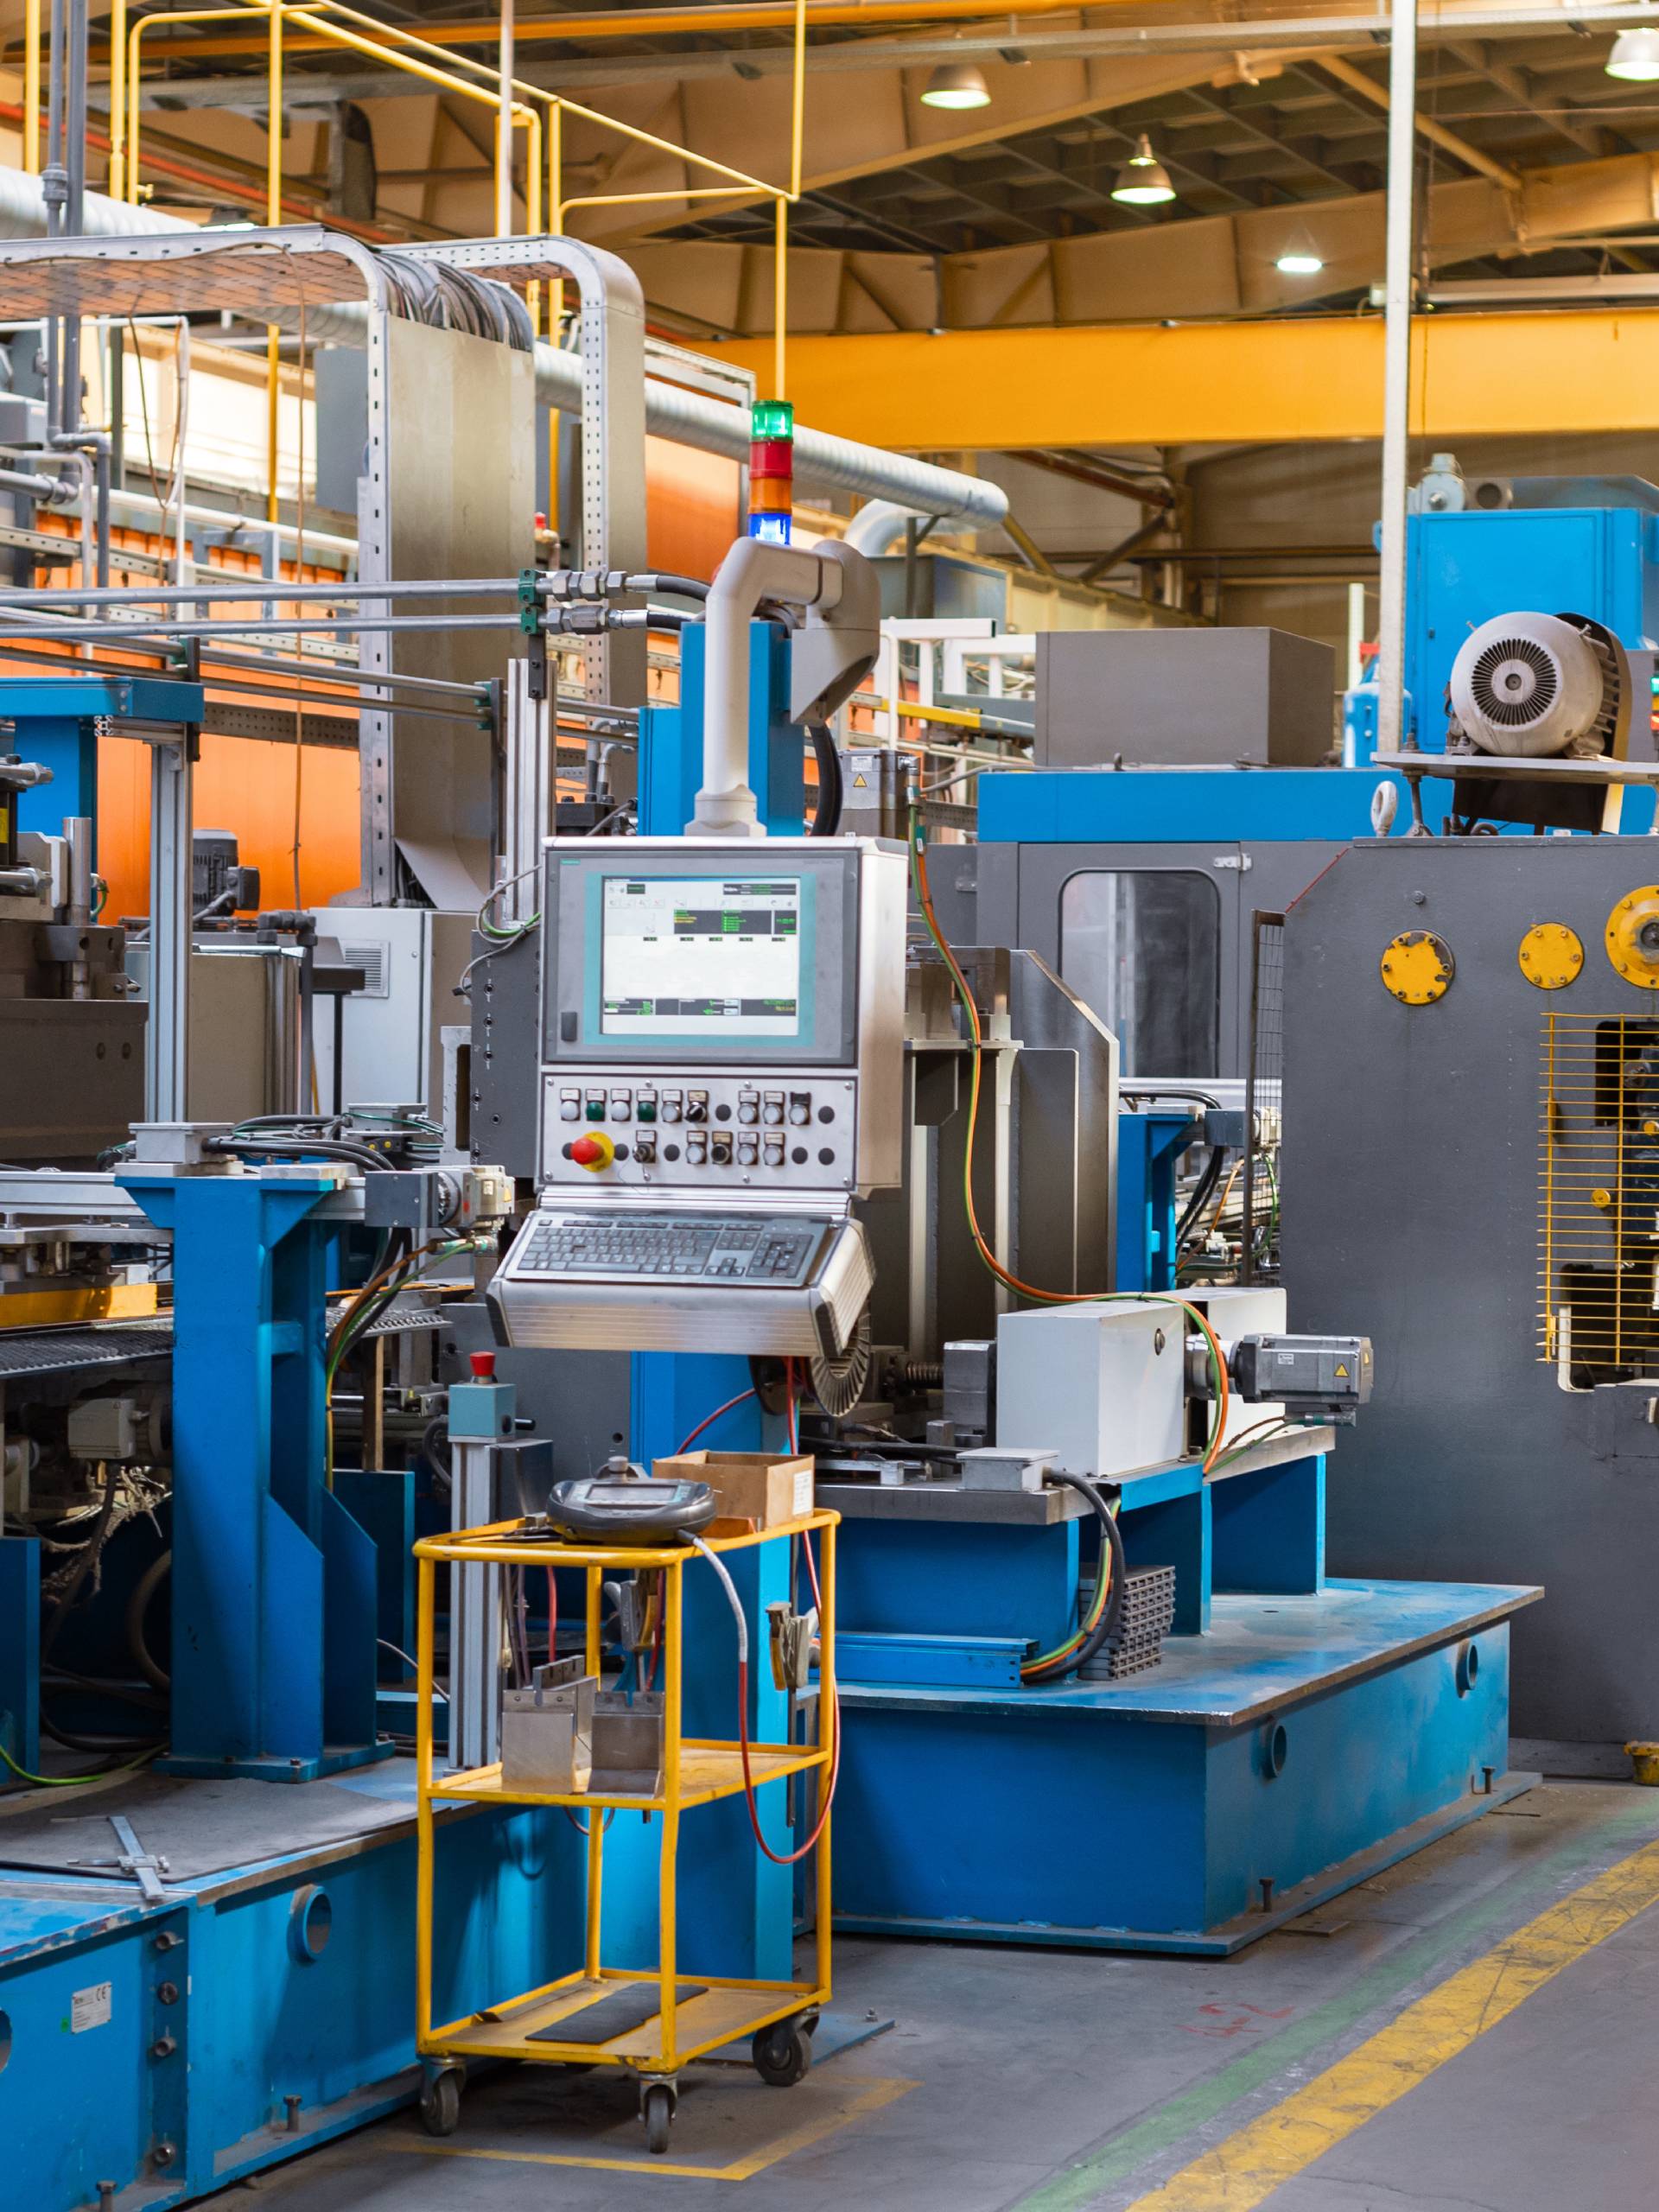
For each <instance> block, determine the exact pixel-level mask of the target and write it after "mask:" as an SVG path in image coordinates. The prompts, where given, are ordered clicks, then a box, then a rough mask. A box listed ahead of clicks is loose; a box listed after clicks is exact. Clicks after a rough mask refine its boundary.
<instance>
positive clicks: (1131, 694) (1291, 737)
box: [1034, 627, 1337, 768]
mask: <svg viewBox="0 0 1659 2212" xmlns="http://www.w3.org/2000/svg"><path fill="white" fill-rule="evenodd" d="M1336 690H1337V660H1336V655H1335V654H1334V653H1333V652H1332V650H1331V648H1330V646H1329V645H1321V644H1320V643H1319V641H1318V640H1317V639H1313V638H1299V637H1297V636H1295V635H1294V633H1293V632H1290V631H1288V630H1269V629H1249V630H1217V629H1210V628H1207V627H1206V628H1204V629H1182V630H1051V631H1045V632H1040V633H1039V636H1038V639H1037V725H1036V747H1035V754H1034V757H1035V759H1036V760H1037V761H1038V763H1039V766H1046V767H1052V768H1067V767H1078V766H1085V765H1089V764H1093V763H1098V762H1102V761H1108V760H1112V759H1113V758H1114V757H1115V756H1116V755H1117V754H1120V753H1121V754H1122V757H1123V759H1124V760H1128V761H1137V762H1147V761H1158V762H1161V763H1163V764H1166V765H1167V766H1200V765H1202V764H1203V763H1205V762H1206V761H1225V760H1253V761H1257V762H1261V763H1265V764H1270V765H1271V766H1274V767H1280V768H1311V767H1315V766H1318V764H1319V762H1320V761H1321V760H1324V758H1325V754H1326V753H1329V752H1330V750H1331V747H1332V744H1333V742H1334V741H1335V711H1336V709H1335V700H1336Z"/></svg>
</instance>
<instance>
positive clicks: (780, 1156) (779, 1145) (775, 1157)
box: [766, 1137, 784, 1167]
mask: <svg viewBox="0 0 1659 2212" xmlns="http://www.w3.org/2000/svg"><path fill="white" fill-rule="evenodd" d="M783 1164H784V1141H783V1139H782V1137H768V1138H767V1139H766V1165H767V1166H768V1167H781V1166H783Z"/></svg>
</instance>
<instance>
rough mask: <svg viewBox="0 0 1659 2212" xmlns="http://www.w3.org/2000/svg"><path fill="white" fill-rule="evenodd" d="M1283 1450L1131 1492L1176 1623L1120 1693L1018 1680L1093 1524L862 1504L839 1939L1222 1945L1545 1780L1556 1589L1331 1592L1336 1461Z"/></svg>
mask: <svg viewBox="0 0 1659 2212" xmlns="http://www.w3.org/2000/svg"><path fill="white" fill-rule="evenodd" d="M1279 1449H1280V1454H1281V1456H1279V1457H1277V1458H1275V1457H1274V1452H1273V1451H1272V1449H1271V1448H1269V1449H1268V1450H1267V1451H1266V1452H1256V1453H1255V1454H1249V1455H1248V1456H1247V1459H1246V1460H1244V1461H1241V1462H1239V1463H1238V1465H1239V1470H1240V1471H1236V1472H1231V1473H1228V1474H1225V1475H1218V1476H1217V1477H1215V1478H1209V1479H1206V1478H1205V1477H1204V1475H1203V1474H1202V1472H1201V1471H1200V1469H1199V1466H1198V1463H1197V1462H1196V1461H1186V1462H1184V1463H1182V1464H1180V1465H1176V1466H1173V1467H1170V1468H1167V1469H1165V1470H1162V1471H1158V1472H1154V1473H1152V1474H1149V1475H1147V1476H1143V1477H1140V1478H1135V1479H1132V1480H1129V1481H1128V1482H1126V1483H1125V1484H1124V1485H1123V1492H1122V1508H1121V1525H1122V1530H1123V1539H1124V1548H1125V1551H1126V1553H1127V1555H1128V1563H1129V1567H1130V1569H1131V1571H1134V1570H1135V1568H1137V1567H1151V1566H1172V1565H1173V1567H1174V1568H1175V1574H1176V1612H1175V1624H1174V1633H1173V1636H1171V1637H1169V1638H1167V1639H1166V1642H1165V1645H1164V1656H1163V1659H1162V1662H1161V1663H1160V1665H1159V1666H1158V1667H1157V1668H1155V1669H1152V1670H1151V1671H1149V1672H1147V1673H1143V1674H1141V1675H1134V1676H1131V1677H1129V1678H1128V1679H1127V1680H1125V1681H1100V1682H1082V1681H1071V1682H1069V1683H1066V1684H1064V1685H1054V1686H1050V1687H1038V1688H1030V1687H1025V1686H1022V1685H1020V1683H1019V1682H1018V1680H1017V1674H1016V1675H1015V1678H1014V1680H1012V1681H1010V1679H1009V1662H1010V1656H1011V1653H1010V1648H1009V1647H1010V1646H1011V1645H1013V1646H1014V1653H1013V1655H1012V1656H1014V1658H1015V1659H1016V1660H1017V1657H1018V1656H1022V1655H1023V1654H1024V1652H1025V1651H1026V1650H1027V1649H1028V1648H1035V1649H1043V1648H1047V1647H1048V1646H1049V1645H1050V1644H1052V1643H1053V1642H1055V1641H1057V1640H1058V1638H1059V1637H1060V1636H1061V1635H1062V1634H1063V1633H1064V1632H1065V1631H1066V1630H1068V1628H1069V1627H1070V1625H1071V1624H1072V1623H1074V1622H1075V1621H1076V1618H1077V1581H1078V1576H1079V1573H1080V1572H1081V1571H1082V1568H1081V1560H1080V1554H1081V1549H1082V1547H1081V1545H1080V1542H1079V1532H1080V1529H1082V1528H1083V1527H1084V1525H1085V1524H1084V1523H1080V1522H1077V1521H1075V1520H1069V1521H1062V1522H1058V1523H1056V1524H1053V1525H1052V1526H1049V1527H1031V1528H1025V1529H1014V1528H1010V1527H1008V1526H1007V1525H1006V1524H1004V1523H1001V1522H994V1521H982V1522H964V1521H952V1522H938V1521H930V1520H928V1519H927V1518H925V1517H923V1516H920V1515H919V1514H918V1517H917V1518H914V1519H898V1518H893V1517H891V1516H887V1515H874V1516H871V1517H868V1518H865V1517H854V1516H851V1515H850V1514H849V1515H848V1516H847V1517H845V1518H844V1519H843V1522H842V1537H841V1547H840V1560H841V1566H840V1587H841V1607H840V1611H841V1618H842V1624H843V1625H842V1629H841V1632H840V1636H839V1639H838V1650H839V1653H840V1655H841V1656H840V1670H841V1674H842V1684H843V1687H842V1706H843V1708H844V1712H845V1717H846V1740H845V1748H844V1751H843V1753H842V1781H841V1788H840V1792H839V1795H838V1796H837V1800H836V1923H837V1925H838V1926H839V1927H842V1928H843V1929H849V1930H850V1931H852V1932H855V1933H859V1934H864V1935H902V1936H937V1937H942V1938H946V1939H948V1940H950V1941H953V1942H962V1941H965V1940H978V1941H988V1942H1019V1943H1033V1942H1043V1943H1056V1944H1064V1945H1068V1946H1076V1947H1079V1948H1091V1949H1101V1950H1150V1951H1177V1952H1192V1953H1207V1954H1214V1955H1225V1954H1228V1953H1230V1952H1232V1951H1235V1950H1237V1949H1239V1948H1241V1947H1242V1946H1243V1945H1244V1944H1246V1943H1249V1942H1253V1941H1254V1940H1255V1938H1256V1937H1257V1936H1262V1935H1265V1934H1267V1933H1268V1931H1269V1930H1270V1929H1274V1928H1276V1927H1280V1926H1281V1925H1282V1924H1283V1923H1285V1922H1286V1921H1287V1920H1289V1919H1294V1917H1295V1916H1297V1915H1298V1914H1300V1913H1303V1912H1306V1911H1307V1910H1310V1909H1311V1908H1312V1907H1313V1905H1315V1904H1319V1903H1320V1902H1322V1901H1323V1900H1324V1899H1325V1898H1326V1897H1332V1896H1334V1895H1336V1894H1337V1893H1338V1892H1339V1891H1342V1890H1344V1889H1346V1888H1348V1887H1350V1886H1351V1885H1352V1884H1354V1883H1355V1882H1357V1881H1360V1880H1363V1878H1365V1877H1366V1876H1367V1875H1368V1874H1369V1873H1371V1872H1375V1871H1376V1869H1378V1868H1379V1867H1381V1866H1387V1865H1389V1864H1390V1863H1391V1862H1392V1861H1393V1860H1395V1859H1400V1858H1403V1857H1405V1856H1406V1855H1407V1854H1408V1853H1411V1852H1413V1851H1416V1850H1419V1849H1421V1847H1422V1846H1423V1845H1424V1844H1426V1843H1427V1842H1430V1841H1432V1840H1433V1839H1434V1838H1435V1837H1436V1836H1439V1835H1442V1834H1446V1833H1448V1832H1449V1831H1450V1830H1452V1828H1455V1827H1459V1826H1461V1825H1462V1824H1463V1823H1464V1822H1465V1821H1469V1820H1471V1819H1474V1818H1476V1817H1478V1815H1480V1814H1482V1813H1484V1812H1486V1811H1489V1810H1491V1808H1492V1807H1493V1806H1494V1805H1495V1804H1497V1803H1501V1802H1503V1801H1504V1800H1505V1799H1506V1798H1508V1797H1510V1796H1515V1795H1516V1794H1517V1793H1518V1792H1519V1791H1521V1790H1522V1789H1526V1788H1528V1787H1529V1785H1530V1783H1531V1782H1532V1781H1533V1780H1534V1779H1535V1777H1532V1776H1528V1775H1514V1774H1510V1773H1509V1772H1507V1771H1506V1768H1507V1755H1508V1740H1509V1625H1508V1624H1509V1617H1510V1615H1511V1614H1512V1613H1513V1612H1515V1611H1516V1610H1518V1609H1519V1608H1520V1607H1521V1606H1522V1605H1526V1604H1528V1603H1529V1602H1530V1600H1531V1599H1533V1598H1535V1597H1536V1596H1537V1595H1538V1594H1539V1593H1538V1592H1536V1591H1534V1590H1529V1589H1526V1588H1522V1587H1517V1586H1497V1585H1484V1584H1483V1585H1466V1584H1465V1585H1441V1584H1433V1583H1366V1582H1346V1581H1330V1580H1326V1578H1325V1457H1324V1453H1323V1452H1322V1451H1321V1450H1320V1449H1319V1440H1318V1438H1317V1437H1316V1438H1313V1439H1310V1440H1308V1441H1307V1442H1306V1444H1304V1445H1302V1446H1301V1448H1300V1454H1299V1456H1296V1457H1291V1458H1286V1457H1284V1456H1282V1455H1283V1452H1284V1449H1285V1447H1283V1446H1281V1447H1279ZM843 1511H845V1507H844V1506H843ZM1015 1537H1017V1538H1018V1539H1019V1541H1017V1542H1011V1541H1010V1540H1011V1539H1012V1538H1015ZM916 1630H923V1631H925V1635H924V1636H915V1635H914V1634H913V1633H912V1635H911V1637H910V1643H911V1647H912V1648H911V1649H908V1650H899V1649H895V1647H896V1646H897V1645H899V1643H901V1642H902V1641H903V1637H904V1632H906V1631H911V1632H913V1631H916ZM917 1646H920V1647H922V1648H921V1649H917V1648H916V1647H917ZM1039 1808H1040V1815H1039Z"/></svg>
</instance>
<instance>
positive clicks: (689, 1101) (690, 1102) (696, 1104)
mask: <svg viewBox="0 0 1659 2212" xmlns="http://www.w3.org/2000/svg"><path fill="white" fill-rule="evenodd" d="M685 1118H686V1120H687V1121H688V1122H706V1121H707V1120H708V1118H709V1094H708V1092H707V1091H706V1090H688V1091H687V1092H686V1094H685Z"/></svg>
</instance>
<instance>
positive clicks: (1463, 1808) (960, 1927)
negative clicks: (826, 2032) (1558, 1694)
mask: <svg viewBox="0 0 1659 2212" xmlns="http://www.w3.org/2000/svg"><path fill="white" fill-rule="evenodd" d="M1540 1779H1541V1777H1539V1776H1538V1775H1535V1774H1514V1773H1511V1774H1503V1775H1497V1776H1495V1777H1493V1781H1492V1787H1491V1793H1490V1795H1488V1794H1486V1793H1485V1792H1483V1793H1482V1794H1481V1795H1480V1796H1463V1797H1458V1798H1455V1799H1453V1801H1452V1803H1451V1804H1449V1805H1445V1806H1442V1807H1441V1808H1440V1811H1439V1812H1437V1813H1430V1814H1428V1815H1427V1816H1426V1817H1425V1818H1424V1819H1422V1820H1421V1821H1413V1822H1412V1824H1411V1826H1410V1827H1405V1828H1402V1829H1400V1831H1399V1832H1398V1834H1395V1835H1391V1836H1388V1837H1385V1838H1384V1840H1383V1841H1382V1842H1381V1843H1375V1844H1372V1845H1371V1846H1370V1848H1369V1849H1367V1850H1364V1851H1360V1852H1356V1853H1355V1854H1354V1856H1353V1857H1352V1858H1351V1859H1344V1861H1343V1862H1342V1864H1341V1865H1340V1866H1332V1867H1331V1868H1329V1869H1328V1870H1327V1872H1325V1873H1323V1874H1318V1875H1313V1876H1312V1877H1310V1878H1309V1879H1308V1880H1307V1881H1306V1882H1302V1883H1300V1884H1299V1885H1297V1887H1296V1888H1295V1889H1294V1890H1291V1891H1287V1892H1286V1893H1284V1894H1283V1895H1282V1896H1281V1895H1279V1894H1277V1893H1275V1895H1274V1903H1273V1905H1272V1908H1271V1910H1268V1911H1265V1912H1262V1911H1255V1912H1244V1913H1241V1914H1240V1915H1239V1916H1238V1917H1237V1919H1236V1920H1234V1921H1230V1922H1223V1923H1221V1924H1220V1925H1219V1926H1217V1927H1215V1928H1208V1929H1203V1930H1202V1931H1199V1930H1193V1931H1192V1932H1190V1933H1188V1932H1183V1931H1181V1930H1179V1929H1173V1930H1147V1929H1137V1928H1033V1926H1032V1925H1031V1924H1030V1923H1028V1922H1027V1923H1002V1924H1001V1925H993V1924H992V1923H988V1922H981V1921H971V1920H861V1919H858V1918H855V1917H850V1916H848V1915H847V1914H844V1913H839V1912H838V1913H837V1914H836V1934H837V1935H840V1936H895V1937H905V1936H914V1937H918V1938H923V1939H925V1940H928V1941H931V1942H946V1943H1036V1944H1048V1945H1052V1947H1053V1948H1055V1949H1057V1950H1077V1951H1152V1952H1159V1953H1165V1954H1170V1953H1174V1954H1179V1955H1182V1956H1184V1957H1188V1958H1230V1957H1231V1956H1232V1955H1233V1953H1234V1952H1235V1951H1242V1950H1243V1949H1244V1948H1245V1946H1246V1945H1247V1944H1250V1943H1254V1942H1255V1941H1256V1940H1257V1939H1258V1937H1260V1936H1271V1935H1272V1934H1273V1932H1274V1929H1279V1928H1282V1927H1284V1926H1285V1925H1286V1923H1287V1922H1289V1921H1293V1920H1300V1918H1301V1916H1302V1915H1303V1914H1304V1913H1308V1912H1313V1911H1315V1910H1317V1909H1318V1908H1319V1906H1320V1905H1322V1904H1328V1903H1329V1902H1330V1900H1331V1899H1332V1897H1340V1896H1341V1894H1342V1892H1343V1891H1344V1890H1351V1889H1354V1888H1356V1887H1357V1885H1359V1884H1360V1883H1361V1882H1364V1881H1369V1880H1370V1878H1371V1876H1372V1875H1373V1874H1380V1873H1381V1872H1383V1870H1384V1868H1385V1867H1389V1866H1397V1865H1398V1863H1399V1862H1400V1860H1401V1859H1409V1858H1410V1857H1411V1855H1412V1853H1414V1852H1416V1851H1422V1850H1425V1849H1426V1848H1427V1847H1428V1845H1430V1844H1431V1843H1438V1842H1439V1841H1440V1838H1441V1837H1442V1836H1446V1835H1452V1834H1456V1832H1457V1830H1458V1829H1459V1828H1464V1827H1468V1826H1469V1824H1470V1822H1471V1821H1478V1820H1480V1819H1481V1818H1482V1817H1483V1816H1484V1815H1485V1814H1487V1813H1490V1812H1492V1811H1494V1810H1496V1808H1497V1807H1498V1806H1500V1805H1507V1804H1510V1802H1513V1800H1514V1799H1516V1797H1520V1796H1524V1795H1525V1793H1526V1792H1527V1791H1528V1790H1529V1789H1532V1788H1534V1787H1535V1784H1536V1783H1538V1782H1539V1780H1540Z"/></svg>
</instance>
